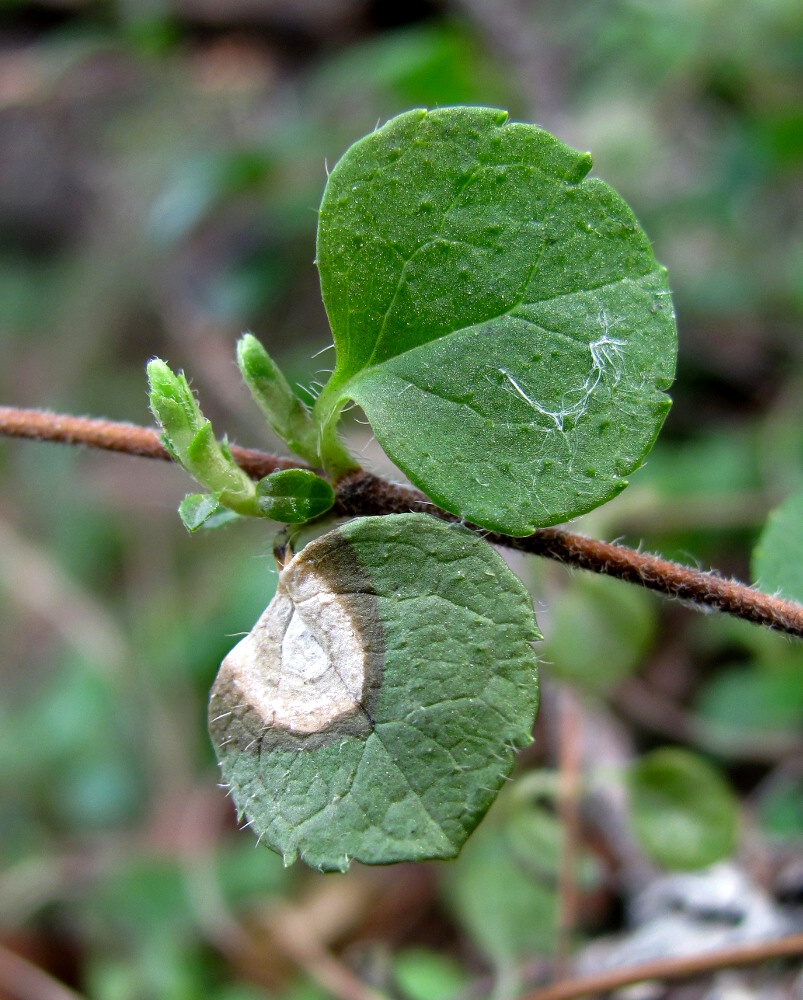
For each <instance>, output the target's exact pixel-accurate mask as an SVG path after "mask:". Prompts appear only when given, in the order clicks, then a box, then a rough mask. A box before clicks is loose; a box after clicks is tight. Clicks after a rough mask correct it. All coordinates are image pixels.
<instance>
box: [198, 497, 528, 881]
mask: <svg viewBox="0 0 803 1000" xmlns="http://www.w3.org/2000/svg"><path fill="white" fill-rule="evenodd" d="M539 637H540V636H539V633H538V630H537V626H536V624H535V617H534V615H533V609H532V602H531V600H530V597H529V595H528V594H527V591H526V590H525V589H524V587H523V585H522V584H521V583H520V581H519V580H518V579H516V577H515V576H514V575H513V574H512V573H511V572H510V570H509V569H508V568H507V566H506V565H505V563H504V562H503V561H502V559H501V557H500V556H499V555H498V554H497V553H496V552H495V551H494V550H493V549H492V548H491V546H490V545H488V544H487V542H485V541H484V540H483V539H481V538H479V537H478V536H477V535H476V534H473V533H472V532H469V531H468V530H466V529H465V528H461V527H457V526H455V525H447V524H445V523H443V522H441V521H437V520H435V519H434V518H431V517H429V516H427V515H423V514H399V515H393V516H387V517H368V518H361V519H359V520H356V521H352V522H350V523H348V524H345V525H343V526H342V527H339V528H337V529H335V530H334V531H330V532H329V533H328V534H326V535H323V536H321V537H320V538H317V539H316V540H315V541H313V542H310V543H309V544H308V545H307V546H306V548H304V549H303V550H302V551H301V552H300V553H299V554H298V555H296V556H295V557H294V558H293V559H292V560H291V561H290V562H289V563H288V564H287V565H286V566H285V567H284V568H283V569H282V570H281V572H280V575H279V583H278V587H277V591H276V596H275V598H274V600H273V601H272V602H271V604H270V605H269V606H268V608H267V610H266V611H265V613H264V614H263V616H262V617H261V618H260V620H259V621H258V622H257V624H256V625H255V626H254V629H253V631H252V632H251V633H250V634H249V635H248V636H246V638H245V639H243V640H242V641H241V642H240V643H239V644H238V645H237V646H236V647H235V648H234V649H233V650H232V652H231V653H230V654H229V655H228V656H227V657H226V659H225V660H224V661H223V664H222V666H221V670H220V673H219V674H218V678H217V680H216V681H215V685H214V687H213V690H212V698H211V702H210V732H211V735H212V739H213V742H214V744H215V746H216V748H217V752H218V757H219V759H220V763H221V767H222V771H223V776H224V780H225V782H226V784H227V785H229V786H230V788H231V793H232V795H233V797H234V800H235V803H236V804H237V808H238V810H239V812H240V814H245V816H246V817H247V819H248V823H249V825H250V826H251V827H252V828H253V829H254V831H255V832H256V833H257V835H258V837H259V839H260V840H262V841H264V842H265V843H267V844H268V845H269V846H270V847H272V848H273V849H274V850H276V851H278V852H279V853H280V854H282V856H283V857H284V859H285V862H286V863H287V864H289V863H291V862H292V861H293V860H295V858H296V857H297V856H299V855H300V856H301V858H302V859H303V860H304V861H306V862H307V864H309V865H310V866H312V867H314V868H318V869H321V870H341V871H342V870H345V869H347V868H348V866H349V863H350V861H351V860H352V859H355V860H359V861H363V862H365V863H368V864H386V863H389V862H393V861H407V860H423V859H426V858H447V857H453V856H454V855H455V854H457V852H458V851H459V849H460V847H461V846H462V844H463V842H464V841H465V839H466V837H467V836H468V835H469V833H470V832H471V831H472V830H473V829H474V827H475V826H476V824H477V823H478V822H479V820H480V819H481V818H482V816H483V815H484V813H485V812H486V810H487V809H488V807H489V805H490V804H491V802H492V801H493V799H494V798H495V796H496V794H497V792H498V790H499V788H500V786H501V784H502V782H503V781H504V779H505V777H506V776H507V775H508V773H509V772H510V769H511V767H512V765H513V758H514V751H515V750H516V749H518V748H520V747H523V746H526V745H527V744H528V743H530V741H531V730H532V725H533V721H534V716H535V711H536V707H537V700H538V696H537V678H536V661H535V654H534V652H533V648H532V642H533V641H534V640H535V639H537V638H539Z"/></svg>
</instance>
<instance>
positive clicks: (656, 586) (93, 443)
mask: <svg viewBox="0 0 803 1000" xmlns="http://www.w3.org/2000/svg"><path fill="white" fill-rule="evenodd" d="M0 434H2V435H5V436H7V437H20V438H29V439H33V440H37V441H57V442H61V443H65V444H80V445H86V446H87V447H91V448H102V449H106V450H108V451H117V452H123V453H125V454H128V455H142V456H145V457H147V458H160V459H164V460H166V461H169V460H170V456H169V455H168V453H167V451H166V450H165V449H164V447H163V446H162V444H161V442H160V440H159V435H158V434H157V432H156V431H155V430H153V429H151V428H148V427H137V426H136V425H134V424H123V423H114V422H112V421H109V420H95V419H90V418H87V417H71V416H64V415H60V414H53V413H46V412H44V411H42V410H22V409H15V408H13V407H0ZM231 451H232V454H233V456H234V458H235V460H236V461H237V462H238V463H239V465H240V466H242V468H243V469H245V471H246V472H247V473H248V474H249V475H251V476H253V477H254V478H256V479H258V478H261V477H262V476H266V475H268V474H269V473H271V472H275V471H276V470H277V469H288V468H298V467H299V466H300V465H301V464H302V463H300V462H296V461H293V460H291V459H286V458H278V457H276V456H274V455H267V454H265V453H264V452H261V451H254V450H252V449H249V448H238V447H236V446H232V448H231ZM409 511H420V512H423V513H428V514H432V515H434V516H435V517H440V518H442V519H444V520H448V521H460V518H457V517H455V516H454V515H453V514H449V513H448V512H446V511H444V510H441V509H440V508H439V507H437V506H435V504H433V503H432V502H431V501H429V500H427V498H426V497H425V496H424V494H423V493H421V492H420V491H419V490H416V489H413V488H412V487H409V486H399V485H396V484H394V483H389V482H388V481H387V480H384V479H380V478H379V477H378V476H374V475H372V474H371V473H369V472H365V471H362V470H361V471H359V472H356V473H352V474H350V475H349V476H346V477H345V478H343V479H341V480H340V482H339V483H338V484H337V503H336V505H335V507H334V513H335V514H337V515H340V516H346V517H356V516H359V515H367V514H400V513H406V512H409ZM469 527H473V526H472V525H469ZM478 530H479V529H478ZM483 534H484V535H485V537H486V538H487V539H488V541H489V542H491V543H492V544H494V545H499V546H503V547H505V548H509V549H515V550H516V551H518V552H525V553H529V554H531V555H537V556H545V557H547V558H550V559H555V560H557V561H558V562H562V563H565V564H566V565H567V566H575V567H578V568H580V569H586V570H590V571H591V572H595V573H601V574H603V575H605V576H612V577H615V578H616V579H619V580H626V581H627V582H629V583H637V584H639V585H641V586H642V587H645V588H646V589H648V590H654V591H656V592H657V593H660V594H664V595H665V596H667V597H675V598H678V599H679V600H683V601H688V602H690V603H692V604H695V605H698V606H700V607H701V608H713V609H715V610H717V611H722V612H724V613H725V614H729V615H733V616H734V617H736V618H742V619H744V620H745V621H749V622H753V623H754V624H756V625H764V626H766V627H767V628H771V629H775V630H777V631H779V632H786V633H787V634H788V635H793V636H796V637H798V638H803V605H800V604H797V603H795V602H793V601H785V600H782V599H781V598H779V597H773V596H772V595H770V594H762V593H761V592H759V591H757V590H754V589H753V588H752V587H749V586H747V585H746V584H744V583H739V582H738V581H736V580H727V579H725V578H724V577H721V576H718V575H717V574H716V573H710V572H703V571H701V570H697V569H692V568H691V567H688V566H681V565H680V564H678V563H674V562H670V561H669V560H668V559H662V558H661V557H660V556H654V555H649V554H648V553H644V552H637V551H635V550H634V549H630V548H627V547H626V546H624V545H615V544H613V543H611V542H602V541H598V540H597V539H595V538H586V537H585V536H583V535H577V534H574V533H573V532H570V531H565V530H563V529H562V528H541V529H539V530H538V531H536V532H535V533H534V534H532V535H528V536H527V537H526V538H511V537H510V536H508V535H502V534H499V533H498V532H487V531H483Z"/></svg>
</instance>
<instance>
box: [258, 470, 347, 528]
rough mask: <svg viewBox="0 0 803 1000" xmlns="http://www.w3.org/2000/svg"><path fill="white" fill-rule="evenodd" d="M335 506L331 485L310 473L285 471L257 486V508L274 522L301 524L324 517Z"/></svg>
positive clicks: (269, 477)
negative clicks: (314, 518) (322, 515)
mask: <svg viewBox="0 0 803 1000" xmlns="http://www.w3.org/2000/svg"><path fill="white" fill-rule="evenodd" d="M334 502H335V492H334V490H333V489H332V487H331V486H330V485H329V483H327V481H326V480H325V479H321V477H320V476H316V475H315V473H314V472H311V471H309V470H308V469H282V470H280V471H279V472H272V473H271V474H270V475H269V476H265V478H264V479H260V481H259V482H258V483H257V506H258V507H259V509H260V511H261V512H262V513H263V514H264V515H265V517H270V518H273V520H274V521H284V522H285V523H287V524H300V523H301V522H303V521H309V520H311V519H312V518H313V517H318V516H319V515H321V514H324V513H325V512H326V511H327V510H329V509H330V507H332V506H333V504H334Z"/></svg>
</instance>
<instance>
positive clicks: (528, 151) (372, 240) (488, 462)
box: [315, 107, 676, 535]
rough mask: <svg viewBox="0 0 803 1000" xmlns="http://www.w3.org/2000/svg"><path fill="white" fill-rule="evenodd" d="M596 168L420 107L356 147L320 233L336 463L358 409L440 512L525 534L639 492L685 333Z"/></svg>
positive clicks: (461, 111)
mask: <svg viewBox="0 0 803 1000" xmlns="http://www.w3.org/2000/svg"><path fill="white" fill-rule="evenodd" d="M590 168H591V158H590V156H589V155H588V154H587V153H578V152H576V151H575V150H572V149H570V148H569V147H568V146H565V145H563V143H561V142H559V141H558V140H557V139H555V138H554V137H553V136H551V135H550V134H549V133H548V132H545V131H544V130H542V129H540V128H538V127H536V126H534V125H526V124H520V123H512V122H508V121H507V114H506V113H505V112H502V111H497V110H495V109H492V108H467V107H462V108H442V109H439V110H437V111H432V112H426V111H410V112H408V113H406V114H403V115H399V116H398V117H397V118H394V119H392V120H391V121H390V122H388V123H387V124H386V125H385V126H384V127H382V128H381V129H377V130H376V131H374V132H373V133H371V134H370V135H369V136H366V137H365V138H364V139H362V140H360V141H359V142H357V143H355V144H354V145H353V146H352V147H351V148H350V149H349V150H348V151H347V152H346V154H345V155H344V156H343V157H342V159H341V160H340V161H339V163H338V164H337V165H336V166H335V168H334V169H333V170H332V172H331V174H330V176H329V179H328V182H327V185H326V190H325V192H324V197H323V201H322V203H321V210H320V214H319V226H318V267H319V270H320V275H321V289H322V292H323V299H324V304H325V306H326V310H327V313H328V315H329V320H330V323H331V326H332V332H333V336H334V341H335V346H336V348H337V364H336V368H335V371H334V373H333V375H332V378H331V379H330V381H329V383H328V384H327V385H326V386H325V387H324V389H323V391H322V393H321V395H320V397H319V399H318V401H317V403H316V406H315V416H316V418H317V419H318V420H319V421H320V422H321V424H322V426H323V434H324V446H323V450H322V453H321V457H322V459H323V460H324V463H325V464H328V461H329V460H328V455H327V450H328V446H329V444H330V443H331V444H332V446H333V442H334V438H335V432H334V429H333V428H334V425H335V423H336V421H337V419H338V416H339V413H340V411H341V410H342V408H343V407H344V405H345V404H346V403H347V402H348V400H354V401H355V402H357V403H358V404H359V405H360V406H362V408H363V410H364V411H365V413H366V415H367V417H368V420H369V421H370V423H371V427H372V429H373V431H374V433H375V435H376V437H377V440H378V441H379V443H380V444H381V445H382V447H383V448H384V449H385V451H386V452H387V453H388V455H389V456H390V457H391V458H392V459H393V461H394V462H395V463H396V464H397V465H398V466H399V467H400V468H401V469H402V470H403V471H404V472H405V473H406V474H407V475H408V476H409V477H410V478H411V479H412V480H413V482H414V483H415V484H416V485H417V486H420V487H421V488H422V489H423V490H424V491H425V492H426V493H427V495H428V496H430V497H431V498H432V499H433V500H434V501H435V502H436V503H439V504H440V505H441V506H443V507H445V508H446V509H447V510H451V511H453V512H454V513H457V514H460V515H461V516H463V517H466V518H469V519H470V520H472V521H474V522H476V523H478V524H482V525H484V526H486V527H489V528H494V529H498V530H500V531H504V532H507V533H508V534H511V535H527V534H530V533H531V532H532V531H533V530H534V529H535V528H537V527H539V526H544V525H548V524H555V523H557V522H560V521H565V520H568V519H569V518H571V517H574V516H576V515H578V514H581V513H583V512H584V511H588V510H591V509H592V508H593V507H596V506H598V505H599V504H601V503H604V502H605V501H607V500H610V499H611V498H612V497H613V496H615V495H616V494H617V493H619V492H620V491H621V490H622V489H623V488H624V487H625V486H626V485H627V483H626V479H625V476H627V475H628V474H629V473H630V472H632V471H634V470H635V469H637V468H638V467H639V466H640V465H641V463H642V461H643V459H644V456H645V455H646V453H647V451H648V450H649V449H650V447H651V446H652V443H653V441H654V440H655V437H656V435H657V433H658V430H659V428H660V426H661V424H662V422H663V420H664V417H665V416H666V412H667V409H668V407H669V399H668V398H667V396H666V395H665V393H664V391H663V390H665V389H667V388H668V386H669V385H670V383H671V381H672V378H673V375H674V367H675V351H676V333H675V322H674V315H673V312H672V305H671V300H670V295H669V289H668V285H667V281H666V275H665V272H664V269H663V268H662V267H660V266H659V265H658V264H657V263H656V261H655V258H654V256H653V253H652V248H651V246H650V243H649V240H648V239H647V237H646V236H645V234H644V233H643V232H642V230H641V229H640V227H639V225H638V223H637V221H636V219H635V218H634V216H633V214H632V212H631V211H630V209H629V208H628V207H627V205H626V204H625V203H624V202H623V201H622V200H621V198H619V196H618V195H617V194H615V192H614V191H613V190H612V189H611V188H609V187H608V186H607V185H606V184H604V183H603V182H602V181H598V180H586V179H584V178H585V176H586V174H587V173H588V171H589V170H590ZM338 463H339V458H338V456H336V455H335V456H334V458H333V460H332V462H331V469H330V471H331V472H332V473H333V474H337V472H338V468H339V466H338Z"/></svg>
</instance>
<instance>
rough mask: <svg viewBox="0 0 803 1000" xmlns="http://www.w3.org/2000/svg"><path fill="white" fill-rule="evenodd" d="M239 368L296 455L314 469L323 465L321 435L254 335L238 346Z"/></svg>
mask: <svg viewBox="0 0 803 1000" xmlns="http://www.w3.org/2000/svg"><path fill="white" fill-rule="evenodd" d="M237 364H238V365H239V366H240V371H241V372H242V376H243V379H244V380H245V384H246V385H247V386H248V388H249V389H250V391H251V395H252V396H253V397H254V401H255V402H256V404H257V406H259V408H260V409H261V410H262V412H263V413H264V415H265V417H266V418H267V420H268V423H269V424H270V425H271V427H272V428H273V429H274V431H276V433H277V434H278V435H279V437H280V438H281V439H282V440H283V441H284V442H285V443H286V444H287V445H288V446H289V447H290V448H292V449H293V451H294V452H295V453H296V454H297V455H300V456H301V457H302V458H303V459H304V460H305V461H307V462H309V463H310V464H311V465H320V464H321V463H320V458H319V455H318V446H317V440H318V434H317V431H316V428H315V424H314V422H313V420H312V418H311V416H310V414H309V411H308V410H307V408H306V406H304V404H303V403H302V401H301V400H300V399H299V398H298V396H297V395H296V394H295V393H294V392H293V390H292V389H291V388H290V384H289V383H288V381H287V379H286V378H285V377H284V375H283V374H282V372H281V370H280V369H279V368H278V366H277V365H276V363H275V361H274V360H273V358H271V356H270V355H269V354H268V352H267V351H266V350H265V348H264V347H263V346H262V344H261V343H260V342H259V341H258V340H257V338H256V337H254V336H253V335H252V334H250V333H246V334H243V336H242V337H241V338H240V340H239V342H238V344H237Z"/></svg>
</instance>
